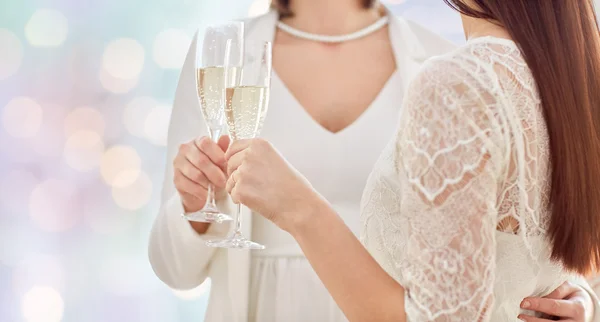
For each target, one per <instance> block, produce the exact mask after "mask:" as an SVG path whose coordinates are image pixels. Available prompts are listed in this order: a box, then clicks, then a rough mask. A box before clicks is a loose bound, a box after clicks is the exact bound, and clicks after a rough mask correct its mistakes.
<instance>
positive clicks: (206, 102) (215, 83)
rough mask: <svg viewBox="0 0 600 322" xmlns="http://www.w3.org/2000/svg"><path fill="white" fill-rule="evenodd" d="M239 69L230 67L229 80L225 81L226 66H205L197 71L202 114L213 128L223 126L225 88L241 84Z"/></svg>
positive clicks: (216, 128)
mask: <svg viewBox="0 0 600 322" xmlns="http://www.w3.org/2000/svg"><path fill="white" fill-rule="evenodd" d="M239 69H240V68H239V67H229V68H228V79H227V82H225V67H221V66H216V67H204V68H198V69H197V71H196V80H197V84H198V97H200V106H201V108H202V114H204V120H205V121H206V123H207V125H208V127H209V128H210V129H212V130H218V129H220V128H221V127H222V126H223V112H224V106H225V88H227V87H233V86H235V85H237V84H239Z"/></svg>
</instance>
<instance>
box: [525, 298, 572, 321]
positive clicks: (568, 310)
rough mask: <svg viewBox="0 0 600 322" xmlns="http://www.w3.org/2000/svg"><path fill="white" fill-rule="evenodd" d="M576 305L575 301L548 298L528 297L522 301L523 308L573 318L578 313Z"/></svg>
mask: <svg viewBox="0 0 600 322" xmlns="http://www.w3.org/2000/svg"><path fill="white" fill-rule="evenodd" d="M574 305H575V303H572V302H571V301H566V300H555V299H546V298H527V299H525V300H523V302H521V308H523V309H526V310H530V311H536V312H540V313H545V314H548V315H552V316H560V317H563V318H572V317H574V316H575V315H576V313H577V310H576V308H575V307H574Z"/></svg>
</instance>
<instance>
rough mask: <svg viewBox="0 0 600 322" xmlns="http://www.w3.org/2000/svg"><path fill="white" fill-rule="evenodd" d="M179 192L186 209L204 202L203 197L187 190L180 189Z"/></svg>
mask: <svg viewBox="0 0 600 322" xmlns="http://www.w3.org/2000/svg"><path fill="white" fill-rule="evenodd" d="M179 194H180V195H181V203H183V206H184V209H191V207H190V206H192V205H194V204H199V203H201V202H204V200H203V199H202V198H200V197H198V196H196V195H193V194H191V193H187V192H185V191H179Z"/></svg>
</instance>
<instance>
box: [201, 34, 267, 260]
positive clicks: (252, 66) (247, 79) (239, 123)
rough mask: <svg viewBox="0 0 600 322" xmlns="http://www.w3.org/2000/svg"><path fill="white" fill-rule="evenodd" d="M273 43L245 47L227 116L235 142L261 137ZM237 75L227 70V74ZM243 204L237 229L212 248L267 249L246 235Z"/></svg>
mask: <svg viewBox="0 0 600 322" xmlns="http://www.w3.org/2000/svg"><path fill="white" fill-rule="evenodd" d="M271 68H272V67H271V43H270V42H263V43H248V44H246V46H245V53H244V64H243V65H242V70H241V75H240V82H239V85H238V86H234V87H228V88H227V91H226V100H227V104H226V106H225V117H226V118H227V126H228V127H229V134H230V135H231V138H232V140H234V141H235V140H242V139H252V138H255V137H257V136H258V135H259V134H260V131H261V129H262V126H263V123H264V119H265V115H266V114H267V108H268V106H269V91H270V88H271ZM229 72H232V73H233V72H235V71H232V70H230V69H229V68H227V73H229ZM241 219H242V218H241V205H240V204H237V205H236V213H235V229H234V231H233V232H232V234H231V235H230V236H229V237H227V238H226V239H223V240H211V241H208V242H207V243H206V244H207V245H208V246H211V247H224V248H238V249H264V248H265V246H263V245H261V244H258V243H255V242H253V241H250V240H248V239H247V238H245V237H244V236H243V235H242V220H241Z"/></svg>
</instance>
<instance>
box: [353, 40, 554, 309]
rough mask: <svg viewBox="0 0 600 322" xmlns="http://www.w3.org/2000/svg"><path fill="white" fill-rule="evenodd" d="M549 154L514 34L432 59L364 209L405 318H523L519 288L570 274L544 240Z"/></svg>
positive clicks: (368, 233)
mask: <svg viewBox="0 0 600 322" xmlns="http://www.w3.org/2000/svg"><path fill="white" fill-rule="evenodd" d="M548 163H549V145H548V135H547V129H546V125H545V122H544V119H543V115H542V110H541V106H540V99H539V97H538V93H537V89H536V86H535V81H534V79H533V77H532V75H531V72H530V71H529V69H528V67H527V65H526V64H525V61H524V59H523V57H522V56H521V53H520V51H519V50H518V48H517V46H516V45H515V44H514V43H512V42H510V41H508V40H500V39H495V38H483V39H479V40H477V41H475V42H470V43H469V44H468V45H466V46H464V47H462V48H461V49H458V50H457V51H455V52H453V53H451V54H448V55H446V56H441V57H437V58H434V59H432V60H430V61H428V62H427V63H426V64H425V66H424V67H423V69H422V70H421V72H420V74H419V75H418V76H417V77H416V78H415V79H414V80H413V82H412V85H411V86H410V88H409V92H408V94H407V97H406V99H405V102H404V105H403V111H402V115H401V120H400V127H399V131H398V133H397V136H396V137H395V138H394V139H393V140H392V141H391V142H390V143H389V144H388V146H387V148H386V149H385V151H384V153H383V154H382V156H381V158H380V160H379V161H378V163H377V164H376V166H375V170H374V171H373V173H372V174H371V176H370V178H369V181H368V183H367V187H366V189H365V192H364V195H363V201H362V215H361V217H362V218H361V219H362V222H363V232H362V236H361V238H362V241H363V243H364V244H365V246H366V247H367V248H368V249H369V250H370V252H371V253H372V254H373V256H374V257H375V259H376V260H377V261H378V262H379V263H380V264H381V265H382V267H384V269H386V271H387V272H388V273H389V274H390V275H391V276H392V277H394V278H395V279H396V280H398V281H399V282H400V283H401V284H402V285H403V286H404V287H405V289H406V290H407V296H406V304H405V309H406V312H407V315H408V317H409V320H410V321H490V319H491V320H492V321H509V320H516V316H517V314H518V303H519V302H520V300H521V299H522V298H523V297H524V296H523V297H521V295H531V294H533V293H536V292H539V293H543V292H546V291H548V292H549V291H551V289H549V288H550V287H552V286H557V285H558V284H556V283H557V281H560V279H563V278H565V276H566V273H565V272H563V271H562V269H560V267H559V266H558V265H556V264H555V263H551V262H550V261H549V259H548V254H549V245H548V244H547V243H546V242H545V240H544V238H545V232H546V227H547V224H548V220H549V216H550V214H549V212H548V211H547V204H548V193H549V168H548ZM517 270H520V271H517ZM542 271H543V272H544V277H542V276H541V272H542ZM549 272H550V273H549ZM513 283H514V284H515V285H516V286H515V287H514V288H512V289H511V288H510V287H506V285H512V284H513ZM519 283H522V285H518V284H519ZM515 301H516V302H515ZM513 314H514V315H513Z"/></svg>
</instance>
